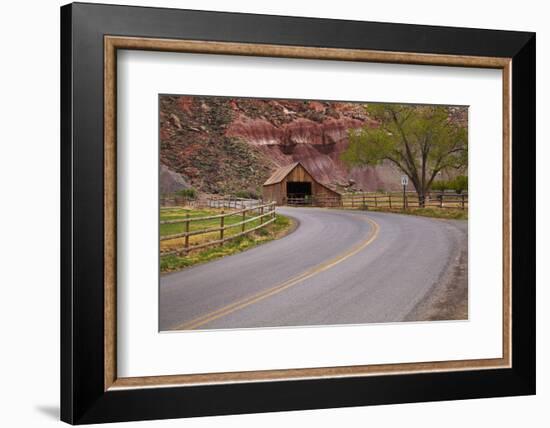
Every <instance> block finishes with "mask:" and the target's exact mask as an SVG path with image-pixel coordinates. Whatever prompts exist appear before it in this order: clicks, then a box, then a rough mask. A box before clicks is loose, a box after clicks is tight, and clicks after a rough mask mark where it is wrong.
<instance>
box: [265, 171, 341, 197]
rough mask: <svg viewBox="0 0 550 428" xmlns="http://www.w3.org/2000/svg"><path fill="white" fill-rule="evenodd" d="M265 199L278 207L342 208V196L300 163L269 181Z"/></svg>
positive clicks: (266, 184) (273, 176)
mask: <svg viewBox="0 0 550 428" xmlns="http://www.w3.org/2000/svg"><path fill="white" fill-rule="evenodd" d="M263 198H264V201H275V202H276V203H277V205H316V206H340V203H341V199H342V195H341V194H340V193H338V192H336V191H335V190H332V189H330V188H329V187H327V186H326V185H324V184H322V183H320V182H318V181H317V180H315V178H314V177H313V175H312V174H310V173H309V171H308V170H307V169H306V168H305V167H304V166H303V165H302V164H301V163H300V162H295V163H292V164H290V165H286V166H283V167H281V168H279V169H278V170H276V171H275V172H274V173H273V175H272V176H271V177H269V178H268V179H267V181H266V182H265V183H264V186H263Z"/></svg>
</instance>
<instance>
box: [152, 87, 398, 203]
mask: <svg viewBox="0 0 550 428" xmlns="http://www.w3.org/2000/svg"><path fill="white" fill-rule="evenodd" d="M369 125H374V123H373V122H372V121H371V120H370V119H369V117H367V115H366V114H365V110H364V108H363V107H362V106H361V105H360V104H357V103H341V102H319V101H288V100H262V99H249V98H236V99H235V98H233V99H232V98H222V97H197V96H162V97H161V99H160V140H161V155H160V160H161V172H162V174H161V175H162V177H161V192H162V193H171V192H173V191H175V190H177V189H179V188H185V187H189V186H192V187H194V188H196V189H198V190H200V191H203V192H208V193H220V194H223V193H225V194H230V193H235V192H243V191H246V192H249V193H251V194H254V193H257V194H260V193H261V186H262V183H263V182H264V181H265V180H266V179H267V178H268V177H269V176H270V175H271V173H272V172H273V171H274V170H275V169H276V168H278V167H280V166H284V165H287V164H289V163H292V162H295V161H301V162H302V163H303V164H304V165H305V166H306V168H307V169H308V170H309V171H310V172H311V173H312V174H313V175H314V176H315V177H316V178H317V179H318V180H319V181H321V182H323V183H326V184H328V185H331V186H333V187H341V188H343V187H345V186H349V185H350V183H353V186H354V188H355V189H362V190H377V189H398V188H399V177H400V175H401V173H400V172H399V171H397V170H395V169H394V168H393V167H392V166H390V165H381V166H377V167H364V168H353V169H351V170H350V169H348V168H347V167H346V166H345V165H344V164H343V163H342V161H341V160H340V154H341V153H342V152H343V151H344V150H345V149H346V148H347V146H348V139H347V135H348V130H349V129H353V128H359V127H362V126H369Z"/></svg>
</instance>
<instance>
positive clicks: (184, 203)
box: [160, 194, 263, 209]
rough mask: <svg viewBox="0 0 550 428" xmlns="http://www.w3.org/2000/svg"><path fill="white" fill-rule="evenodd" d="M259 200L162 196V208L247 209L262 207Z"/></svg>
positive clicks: (233, 197)
mask: <svg viewBox="0 0 550 428" xmlns="http://www.w3.org/2000/svg"><path fill="white" fill-rule="evenodd" d="M262 203H263V202H262V201H261V200H259V199H247V198H237V197H235V196H219V197H208V198H205V197H200V198H189V197H185V196H179V195H166V194H165V195H161V197H160V206H161V207H163V208H165V207H172V208H177V207H189V208H197V209H201V208H229V209H231V208H234V209H245V208H253V207H255V206H258V205H261V204H262Z"/></svg>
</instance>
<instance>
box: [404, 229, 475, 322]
mask: <svg viewBox="0 0 550 428" xmlns="http://www.w3.org/2000/svg"><path fill="white" fill-rule="evenodd" d="M449 223H451V222H449ZM453 223H454V222H453ZM457 223H458V222H457ZM466 227H467V226H464V225H460V227H459V228H458V229H466V230H462V231H461V232H462V233H460V234H458V238H457V242H456V246H455V251H454V254H453V255H452V257H451V258H450V260H449V265H448V267H447V269H446V270H445V273H444V274H443V275H442V276H441V277H440V278H439V280H438V281H437V282H436V283H435V284H434V286H433V287H432V289H431V290H430V291H429V292H428V293H427V294H426V296H425V297H424V298H423V299H422V300H421V301H420V302H419V303H418V304H417V305H416V306H415V307H414V308H413V310H412V311H411V312H409V314H408V315H407V316H406V317H405V321H445V320H467V319H468V232H467V228H466Z"/></svg>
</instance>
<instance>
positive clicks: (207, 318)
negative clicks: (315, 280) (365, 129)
mask: <svg viewBox="0 0 550 428" xmlns="http://www.w3.org/2000/svg"><path fill="white" fill-rule="evenodd" d="M361 219H363V220H366V221H367V222H369V223H370V225H371V226H372V230H371V233H370V236H369V238H368V239H367V240H366V241H364V242H360V243H359V244H357V245H355V246H353V247H352V248H351V249H350V250H348V251H346V252H344V253H342V254H340V255H339V256H336V257H335V258H333V259H331V260H328V261H326V262H324V263H321V264H319V265H317V266H315V267H313V268H311V269H309V270H307V271H305V272H303V273H301V274H299V275H297V276H295V277H293V278H290V279H288V280H286V281H285V282H283V283H282V284H278V285H276V286H274V287H271V288H269V289H267V290H263V291H261V292H259V293H256V294H254V295H252V296H249V297H245V298H244V299H241V300H238V301H236V302H234V303H231V304H229V305H226V306H223V307H221V308H220V309H217V310H215V311H213V312H209V313H208V314H205V315H201V316H200V317H198V318H195V319H194V320H191V321H188V322H186V323H183V324H179V325H177V326H176V327H173V328H172V330H192V329H194V328H197V327H200V326H202V325H204V324H207V323H209V322H211V321H214V320H216V319H218V318H221V317H224V316H226V315H229V314H230V313H233V312H235V311H238V310H240V309H243V308H245V307H247V306H250V305H252V304H254V303H256V302H259V301H260V300H264V299H266V298H268V297H271V296H273V295H275V294H278V293H280V292H282V291H284V290H286V289H288V288H290V287H292V286H294V285H296V284H298V283H300V282H302V281H305V280H306V279H309V278H311V277H313V276H315V275H317V274H319V273H321V272H324V271H326V270H327V269H330V268H332V267H334V266H336V265H337V264H339V263H342V262H343V261H344V260H347V259H348V258H350V257H352V256H354V255H355V254H357V253H358V252H360V251H361V250H362V249H363V248H365V247H366V246H367V245H369V244H371V243H372V242H373V241H374V240H375V239H376V238H377V236H378V232H379V230H380V226H379V225H378V223H376V222H375V221H374V220H372V219H370V218H368V217H361Z"/></svg>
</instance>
